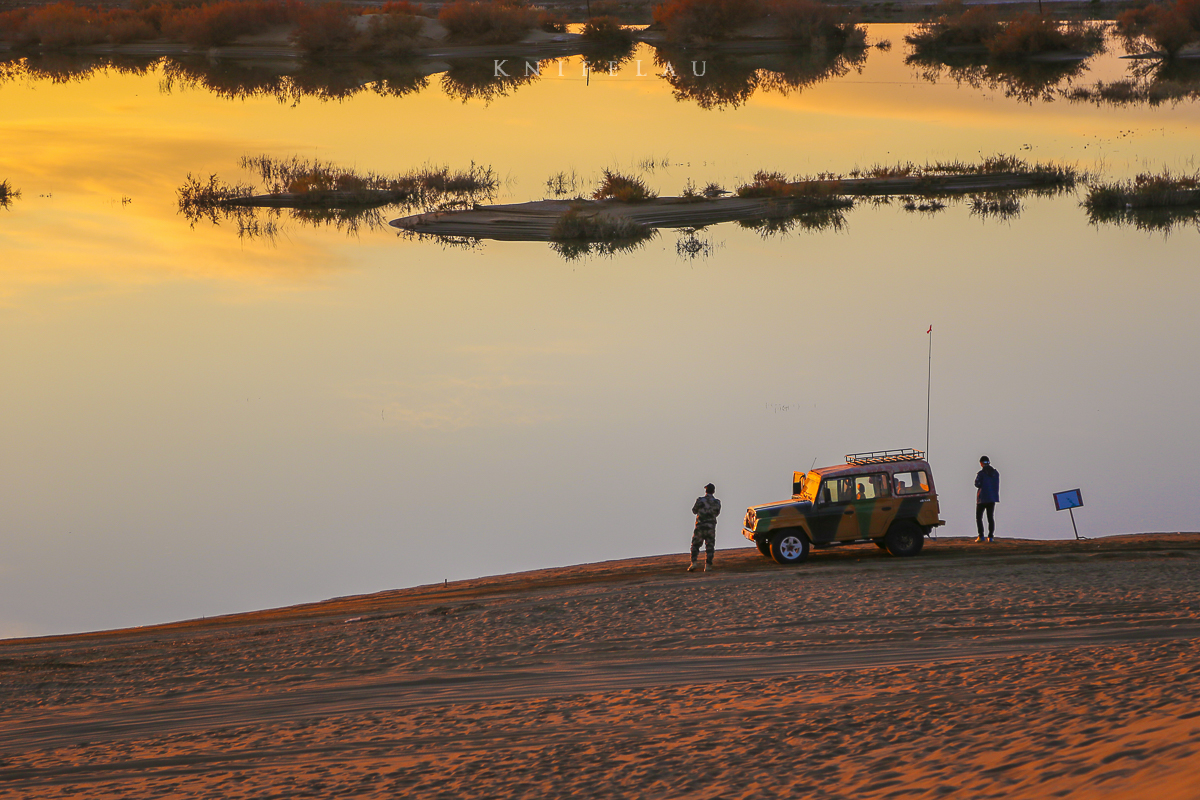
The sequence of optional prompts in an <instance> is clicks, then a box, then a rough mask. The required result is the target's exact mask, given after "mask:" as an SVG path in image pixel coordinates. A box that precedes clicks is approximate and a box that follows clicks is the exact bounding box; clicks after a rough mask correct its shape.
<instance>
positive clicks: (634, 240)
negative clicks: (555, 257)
mask: <svg viewBox="0 0 1200 800" xmlns="http://www.w3.org/2000/svg"><path fill="white" fill-rule="evenodd" d="M657 235H658V232H657V231H656V230H654V229H653V228H651V227H649V226H647V225H643V224H642V223H640V222H635V221H634V220H631V219H628V218H626V217H622V216H614V215H612V214H606V213H604V212H603V211H598V212H597V211H590V210H589V209H588V207H587V206H585V205H583V204H579V205H572V206H570V207H569V208H568V209H567V210H566V211H565V212H563V214H562V216H560V217H559V218H558V220H556V221H555V223H554V227H553V228H551V230H550V247H551V249H552V250H554V252H556V253H558V254H559V255H560V256H562V257H563V258H565V259H567V260H568V261H569V260H573V259H577V258H582V257H583V256H586V255H604V256H611V255H614V254H616V253H620V252H628V251H632V250H636V249H638V248H640V247H643V246H645V244H646V242H648V241H649V240H650V239H653V238H654V237H655V236H657Z"/></svg>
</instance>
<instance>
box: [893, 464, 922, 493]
mask: <svg viewBox="0 0 1200 800" xmlns="http://www.w3.org/2000/svg"><path fill="white" fill-rule="evenodd" d="M892 480H894V481H895V482H896V494H898V495H906V494H924V493H925V492H928V491H929V478H928V477H927V476H926V475H925V470H923V469H915V470H912V471H910V472H897V473H896V474H895V475H893V476H892Z"/></svg>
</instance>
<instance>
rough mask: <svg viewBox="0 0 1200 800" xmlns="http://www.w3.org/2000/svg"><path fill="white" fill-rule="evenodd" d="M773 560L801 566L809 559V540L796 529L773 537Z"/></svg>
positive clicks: (781, 532)
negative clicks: (800, 564) (802, 562)
mask: <svg viewBox="0 0 1200 800" xmlns="http://www.w3.org/2000/svg"><path fill="white" fill-rule="evenodd" d="M771 558H773V559H775V561H776V562H777V563H780V564H799V563H800V562H801V561H803V560H804V559H806V558H808V539H806V538H804V534H803V533H802V532H801V531H800V530H799V529H796V528H792V529H789V530H785V531H780V532H779V533H777V534H775V535H774V536H772V537H771Z"/></svg>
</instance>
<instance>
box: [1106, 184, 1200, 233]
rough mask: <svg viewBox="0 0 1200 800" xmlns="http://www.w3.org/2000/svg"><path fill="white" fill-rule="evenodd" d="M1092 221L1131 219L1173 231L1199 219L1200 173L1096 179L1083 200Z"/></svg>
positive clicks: (1137, 223)
mask: <svg viewBox="0 0 1200 800" xmlns="http://www.w3.org/2000/svg"><path fill="white" fill-rule="evenodd" d="M1083 205H1084V208H1086V209H1087V212H1088V216H1089V217H1090V218H1091V220H1092V222H1115V223H1117V224H1123V223H1130V224H1133V225H1135V226H1136V227H1138V228H1142V229H1145V230H1161V231H1170V230H1171V229H1172V228H1173V227H1174V226H1175V225H1178V224H1182V223H1185V222H1193V221H1197V220H1200V173H1196V174H1195V175H1173V174H1171V173H1170V172H1165V171H1164V172H1163V173H1162V174H1159V175H1150V174H1141V175H1138V176H1137V177H1135V178H1133V179H1132V180H1127V181H1114V182H1112V183H1096V184H1093V185H1092V186H1090V187H1088V194H1087V198H1085V199H1084V201H1083Z"/></svg>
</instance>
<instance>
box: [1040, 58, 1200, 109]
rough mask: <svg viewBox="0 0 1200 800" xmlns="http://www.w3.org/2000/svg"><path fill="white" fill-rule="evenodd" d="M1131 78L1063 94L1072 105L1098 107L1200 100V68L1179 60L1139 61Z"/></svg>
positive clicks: (1100, 83)
mask: <svg viewBox="0 0 1200 800" xmlns="http://www.w3.org/2000/svg"><path fill="white" fill-rule="evenodd" d="M1129 71H1130V73H1131V77H1130V78H1127V79H1125V80H1119V81H1111V82H1108V83H1106V82H1104V81H1099V82H1097V83H1096V84H1095V85H1094V86H1079V87H1074V88H1072V89H1069V90H1066V91H1063V92H1062V95H1063V97H1065V98H1067V99H1068V100H1070V101H1072V102H1086V103H1095V104H1096V105H1114V106H1124V105H1137V104H1141V103H1145V104H1147V105H1151V106H1157V105H1160V104H1162V103H1167V102H1170V103H1178V102H1180V101H1182V100H1197V99H1200V64H1197V63H1195V62H1191V61H1183V60H1179V59H1166V60H1161V61H1160V60H1149V59H1144V60H1139V61H1136V62H1135V63H1134V64H1133V65H1132V66H1131V67H1130V70H1129Z"/></svg>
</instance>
